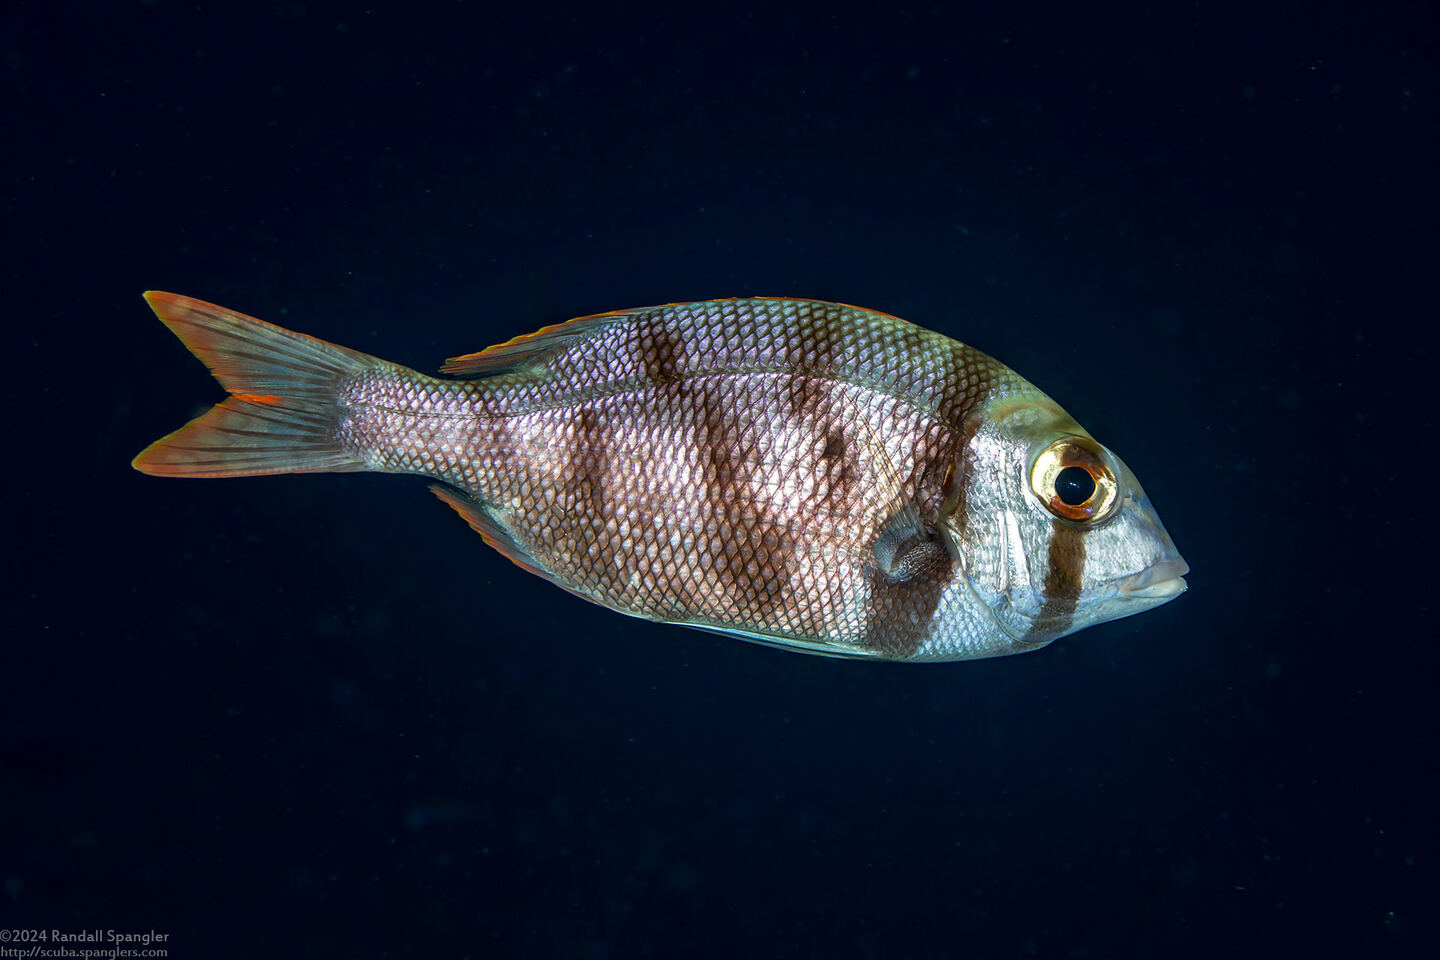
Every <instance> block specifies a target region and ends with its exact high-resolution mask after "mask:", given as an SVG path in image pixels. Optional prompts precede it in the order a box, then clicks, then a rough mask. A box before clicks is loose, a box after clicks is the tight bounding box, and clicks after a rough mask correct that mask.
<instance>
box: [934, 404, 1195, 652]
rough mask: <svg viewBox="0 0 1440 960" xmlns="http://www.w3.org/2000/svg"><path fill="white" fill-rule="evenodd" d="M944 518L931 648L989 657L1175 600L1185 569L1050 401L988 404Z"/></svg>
mask: <svg viewBox="0 0 1440 960" xmlns="http://www.w3.org/2000/svg"><path fill="white" fill-rule="evenodd" d="M977 419H978V422H977V423H975V424H973V425H972V429H971V430H968V431H967V434H968V435H969V436H970V437H971V440H970V442H969V443H968V444H967V446H966V448H965V450H964V451H963V453H962V462H961V463H960V464H958V465H957V466H958V467H959V468H960V472H961V475H962V476H963V477H964V490H963V495H962V497H961V498H960V503H959V506H958V507H957V509H956V511H955V513H954V515H952V516H951V517H949V518H948V519H947V520H946V521H945V522H946V523H947V524H948V530H947V532H948V534H949V536H950V537H951V538H952V541H953V542H954V543H955V545H956V547H955V551H954V552H955V563H956V568H957V570H956V572H957V573H958V574H959V576H958V577H956V578H955V581H956V582H955V583H953V584H952V589H951V593H952V594H954V596H952V597H951V598H950V600H951V602H950V603H948V604H942V606H941V610H937V614H940V615H941V617H948V618H949V619H950V620H951V623H949V624H946V623H943V622H941V623H936V624H935V628H936V629H935V630H934V632H933V633H932V640H933V641H934V642H937V643H940V644H946V643H947V641H946V640H945V638H944V635H945V634H946V633H947V632H949V633H950V634H951V636H950V638H949V640H948V644H949V645H950V646H952V647H953V646H954V644H956V643H960V644H961V645H962V646H963V648H964V650H965V652H964V653H962V654H956V653H955V652H951V653H950V654H949V656H951V657H954V656H957V655H959V656H965V657H967V658H969V657H993V656H1003V655H1006V654H1011V653H1020V652H1024V651H1026V650H1033V649H1036V648H1038V647H1041V646H1044V645H1045V644H1047V643H1050V642H1051V641H1053V640H1056V639H1058V638H1060V637H1063V636H1066V635H1067V634H1071V633H1074V632H1075V631H1077V630H1082V629H1084V628H1085V627H1090V626H1094V625H1095V624H1099V623H1104V622H1106V621H1109V620H1118V619H1120V618H1121V617H1128V616H1133V615H1134V614H1137V613H1142V612H1144V611H1146V610H1150V609H1153V608H1155V607H1158V606H1160V605H1161V604H1163V603H1166V602H1168V601H1170V600H1173V599H1175V598H1176V597H1178V596H1179V595H1180V594H1181V593H1183V592H1184V591H1185V589H1186V583H1185V579H1184V577H1185V574H1186V573H1188V572H1189V567H1188V565H1187V564H1186V563H1185V561H1184V560H1183V559H1182V558H1181V556H1180V554H1179V552H1178V551H1177V550H1176V548H1175V544H1174V542H1173V541H1172V540H1171V539H1170V535H1169V534H1168V533H1167V532H1166V530H1165V527H1164V525H1163V524H1162V523H1161V522H1160V518H1159V516H1158V515H1157V514H1156V512H1155V508H1154V507H1153V506H1152V504H1151V502H1150V498H1149V497H1148V496H1146V494H1145V491H1144V489H1143V488H1142V487H1141V486H1140V483H1139V481H1138V480H1136V479H1135V475H1134V474H1133V473H1132V472H1131V471H1130V468H1129V467H1127V466H1126V465H1125V463H1124V461H1122V460H1121V459H1120V458H1119V457H1118V456H1116V455H1115V454H1114V453H1113V452H1111V451H1110V450H1109V449H1108V448H1107V447H1105V446H1104V445H1103V444H1101V443H1099V442H1098V441H1096V440H1095V439H1094V438H1093V437H1091V436H1090V434H1089V433H1087V432H1086V431H1085V430H1084V429H1083V428H1082V427H1081V426H1080V425H1079V424H1078V423H1076V422H1075V421H1074V420H1073V419H1071V418H1070V416H1069V415H1068V414H1066V413H1065V412H1064V411H1063V410H1061V409H1060V408H1059V406H1057V405H1056V404H1055V403H1054V401H1051V400H1050V399H1049V398H1048V397H1044V396H1043V395H1041V396H1040V398H1039V400H1037V399H1036V398H1035V397H1034V396H1030V397H1019V398H1011V399H1009V400H1007V401H1001V402H998V403H995V402H992V404H988V405H986V408H985V410H984V415H982V416H980V417H978V418H977Z"/></svg>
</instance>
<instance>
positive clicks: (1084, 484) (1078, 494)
mask: <svg viewBox="0 0 1440 960" xmlns="http://www.w3.org/2000/svg"><path fill="white" fill-rule="evenodd" d="M1094 494H1095V478H1094V477H1092V476H1090V471H1089V470H1086V469H1085V468H1084V467H1066V468H1065V469H1064V470H1061V471H1060V472H1059V473H1057V474H1056V475H1055V495H1056V496H1057V497H1059V498H1060V502H1061V503H1063V504H1065V505H1066V506H1068V507H1078V506H1080V505H1081V504H1082V503H1084V502H1085V501H1086V500H1089V499H1090V498H1091V497H1092V496H1093V495H1094Z"/></svg>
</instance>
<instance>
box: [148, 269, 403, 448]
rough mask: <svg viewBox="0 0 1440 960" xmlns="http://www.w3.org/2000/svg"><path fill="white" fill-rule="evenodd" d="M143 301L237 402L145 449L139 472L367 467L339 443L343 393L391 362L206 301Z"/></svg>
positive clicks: (167, 296)
mask: <svg viewBox="0 0 1440 960" xmlns="http://www.w3.org/2000/svg"><path fill="white" fill-rule="evenodd" d="M145 300H146V301H147V302H148V303H149V304H150V307H151V309H153V310H154V311H155V315H156V316H158V317H159V318H160V319H161V320H162V321H164V323H165V325H166V326H167V327H169V328H170V330H171V332H173V333H174V334H175V335H176V336H177V337H179V338H180V340H181V342H183V343H184V344H185V346H187V347H189V348H190V351H191V352H192V353H194V354H195V356H197V357H199V358H200V359H201V360H202V361H204V363H205V365H206V366H207V367H209V368H210V372H211V373H213V374H214V375H215V379H217V380H219V381H220V385H221V386H223V387H224V388H225V389H226V390H228V391H230V397H229V398H228V399H226V400H225V401H224V402H223V403H219V404H216V405H215V407H214V408H213V409H211V410H209V411H208V412H207V413H205V414H204V415H203V416H201V417H199V418H197V419H195V420H192V421H190V422H189V423H188V424H186V425H185V426H183V427H181V428H180V429H179V430H176V431H175V432H174V433H172V434H170V435H168V436H165V437H161V438H160V439H159V440H156V441H155V442H154V443H152V444H150V446H148V447H146V448H145V449H144V450H143V451H141V453H140V455H139V456H138V457H136V458H135V459H134V460H133V461H132V465H133V466H134V467H135V469H136V470H139V471H141V472H142V473H149V474H154V475H156V476H165V477H242V476H254V475H256V474H266V473H321V472H348V471H356V470H365V469H367V467H366V464H365V462H364V461H363V460H361V459H360V458H359V457H357V456H354V455H353V454H351V453H348V452H346V451H345V450H343V449H342V448H341V447H340V445H339V444H338V443H337V442H336V439H335V434H336V431H335V426H336V423H337V421H338V419H339V416H340V413H341V409H340V407H339V405H338V404H337V402H336V388H337V385H338V384H339V383H340V382H341V381H342V380H344V379H346V378H348V377H350V376H352V375H354V374H356V373H359V372H361V371H363V370H366V369H369V368H371V367H375V366H380V365H382V364H383V361H381V360H378V359H376V358H375V357H372V356H370V355H369V354H365V353H361V352H359V351H358V350H347V349H346V348H345V347H339V346H336V345H334V344H332V343H326V342H325V341H323V340H317V339H315V338H314V337H307V336H305V335H304V334H301V333H294V332H293V331H290V330H286V329H285V328H283V327H277V326H275V325H274V324H272V323H266V322H265V321H263V320H257V319H255V318H254V317H247V316H246V315H245V314H243V313H235V312H234V311H232V310H226V309H225V308H224V307H217V306H216V305H215V304H213V303H206V302H205V301H203V300H194V299H191V298H190V297H182V296H178V295H176V294H173V293H162V292H160V291H158V290H151V291H149V292H147V293H146V294H145Z"/></svg>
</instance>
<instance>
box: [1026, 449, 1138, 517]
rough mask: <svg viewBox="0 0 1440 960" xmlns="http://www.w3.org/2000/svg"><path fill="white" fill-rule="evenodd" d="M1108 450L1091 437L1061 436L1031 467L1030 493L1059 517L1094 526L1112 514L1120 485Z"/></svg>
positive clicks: (1043, 451) (1042, 452) (1041, 453)
mask: <svg viewBox="0 0 1440 960" xmlns="http://www.w3.org/2000/svg"><path fill="white" fill-rule="evenodd" d="M1106 458H1107V454H1106V452H1105V449H1104V448H1103V447H1101V446H1100V445H1099V444H1098V443H1096V442H1095V441H1094V440H1091V439H1090V438H1089V437H1076V436H1070V437H1061V438H1060V439H1059V440H1056V441H1055V442H1054V443H1052V444H1050V445H1049V446H1048V447H1046V448H1045V449H1044V450H1042V451H1041V452H1040V455H1039V456H1038V457H1036V458H1035V463H1034V464H1033V465H1032V466H1031V467H1030V490H1031V492H1032V493H1034V494H1035V496H1036V497H1037V498H1038V499H1039V500H1040V502H1041V503H1042V504H1044V505H1045V509H1047V510H1049V511H1050V512H1051V513H1053V514H1054V515H1055V516H1057V517H1059V518H1061V519H1062V520H1073V521H1075V522H1077V523H1086V524H1089V523H1094V522H1095V521H1097V520H1101V519H1103V518H1105V517H1107V516H1109V515H1110V513H1111V511H1112V510H1113V509H1114V507H1115V504H1116V502H1117V500H1118V496H1117V494H1118V491H1119V485H1118V484H1117V483H1116V482H1115V474H1114V472H1113V471H1112V470H1111V469H1110V467H1109V465H1108V464H1107V463H1106Z"/></svg>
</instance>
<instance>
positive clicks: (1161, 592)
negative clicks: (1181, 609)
mask: <svg viewBox="0 0 1440 960" xmlns="http://www.w3.org/2000/svg"><path fill="white" fill-rule="evenodd" d="M1189 572H1190V565H1189V564H1188V563H1186V562H1185V561H1184V560H1182V559H1180V557H1178V556H1175V557H1167V558H1165V559H1164V560H1158V561H1156V562H1155V563H1153V564H1151V565H1150V566H1149V567H1147V568H1145V569H1144V570H1141V571H1140V572H1139V573H1137V574H1134V575H1133V576H1129V577H1126V578H1125V579H1123V580H1121V581H1120V583H1119V585H1118V586H1119V589H1120V596H1122V597H1125V598H1127V599H1132V600H1169V599H1171V598H1172V597H1178V596H1180V594H1182V593H1184V592H1185V590H1186V587H1187V584H1186V583H1185V574H1187V573H1189Z"/></svg>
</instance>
